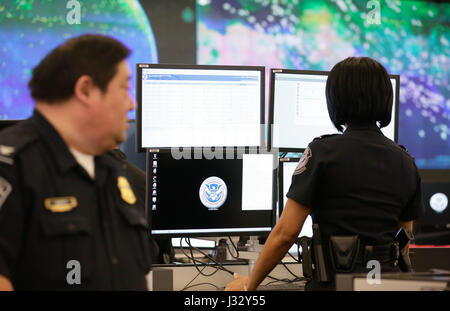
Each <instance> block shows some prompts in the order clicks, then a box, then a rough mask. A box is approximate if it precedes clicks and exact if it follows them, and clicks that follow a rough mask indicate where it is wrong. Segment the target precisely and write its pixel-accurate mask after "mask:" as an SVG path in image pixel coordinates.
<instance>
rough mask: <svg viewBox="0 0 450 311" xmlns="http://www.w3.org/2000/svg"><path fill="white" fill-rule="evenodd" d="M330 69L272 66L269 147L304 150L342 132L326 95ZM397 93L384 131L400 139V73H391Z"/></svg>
mask: <svg viewBox="0 0 450 311" xmlns="http://www.w3.org/2000/svg"><path fill="white" fill-rule="evenodd" d="M328 73H329V72H328V71H308V70H289V69H271V72H270V106H269V124H270V126H269V146H270V147H271V148H277V149H279V150H280V151H303V150H304V149H306V147H307V146H308V144H309V143H310V142H311V141H312V140H313V139H314V138H316V137H318V136H321V135H324V134H336V133H339V132H338V131H337V129H336V128H335V127H334V125H333V123H332V122H331V120H330V117H329V115H328V109H327V101H326V97H325V86H326V83H327V78H328ZM390 78H391V83H392V88H393V92H394V103H393V105H392V119H391V123H390V124H389V125H388V126H386V127H384V128H382V129H381V131H382V132H383V134H384V135H385V136H386V137H388V138H390V139H392V140H393V141H395V142H397V138H398V133H397V132H398V107H399V104H398V103H399V96H398V94H399V87H400V76H399V75H390Z"/></svg>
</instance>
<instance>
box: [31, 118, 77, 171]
mask: <svg viewBox="0 0 450 311" xmlns="http://www.w3.org/2000/svg"><path fill="white" fill-rule="evenodd" d="M31 120H32V121H33V123H34V125H35V126H36V129H37V131H38V132H39V134H40V137H41V138H42V140H44V141H45V143H46V144H47V146H48V148H49V149H50V152H51V153H52V155H53V158H54V159H55V162H56V165H57V166H58V168H59V169H60V171H61V172H62V173H65V172H67V171H68V170H70V169H71V168H73V167H76V166H77V165H78V163H77V161H76V160H75V158H74V156H73V155H72V153H71V152H70V151H69V148H68V147H67V144H66V143H65V142H64V140H63V139H62V137H61V135H59V133H58V132H57V131H56V129H55V128H54V127H53V125H52V124H51V123H50V122H49V121H48V120H47V119H46V118H45V117H44V116H43V115H42V114H41V113H40V112H39V111H37V110H34V113H33V116H32V117H31Z"/></svg>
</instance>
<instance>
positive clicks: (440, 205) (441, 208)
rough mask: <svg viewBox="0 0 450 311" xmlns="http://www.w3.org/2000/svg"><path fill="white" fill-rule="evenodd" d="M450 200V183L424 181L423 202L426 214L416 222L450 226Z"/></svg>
mask: <svg viewBox="0 0 450 311" xmlns="http://www.w3.org/2000/svg"><path fill="white" fill-rule="evenodd" d="M449 199H450V181H448V180H447V181H446V182H445V181H443V182H425V181H422V200H423V205H424V208H425V212H424V214H423V215H422V216H421V217H420V218H419V219H417V221H416V222H417V223H418V224H423V225H447V224H450V206H449Z"/></svg>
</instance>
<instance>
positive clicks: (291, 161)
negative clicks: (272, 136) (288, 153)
mask: <svg viewBox="0 0 450 311" xmlns="http://www.w3.org/2000/svg"><path fill="white" fill-rule="evenodd" d="M299 161H300V158H281V159H280V164H279V166H278V167H279V168H278V172H279V173H278V196H279V197H278V211H279V215H280V216H281V213H282V212H283V209H284V206H285V205H286V201H287V197H286V194H287V193H288V191H289V187H290V186H291V183H292V175H293V174H294V171H295V169H296V168H297V165H298V162H299ZM298 236H299V237H302V236H307V237H310V238H312V236H313V231H312V218H311V216H310V215H309V216H308V217H307V218H306V220H305V223H304V224H303V227H302V230H301V231H300V233H299V235H298ZM295 250H296V246H295V248H291V250H290V251H289V252H295Z"/></svg>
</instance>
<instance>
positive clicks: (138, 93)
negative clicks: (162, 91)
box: [136, 63, 266, 152]
mask: <svg viewBox="0 0 450 311" xmlns="http://www.w3.org/2000/svg"><path fill="white" fill-rule="evenodd" d="M148 68H157V69H200V70H230V71H231V70H244V71H245V70H248V71H259V72H260V76H261V80H260V117H259V120H260V127H261V131H260V138H259V145H255V146H201V147H200V146H198V147H197V148H203V147H206V148H213V147H224V148H232V147H238V148H264V149H266V141H265V132H264V130H263V128H262V126H264V127H265V126H266V123H265V96H264V95H265V70H266V68H265V67H264V66H235V65H197V64H155V63H137V64H136V126H137V128H136V152H144V151H145V149H152V150H155V151H156V150H157V151H170V150H171V148H174V147H175V148H177V147H180V148H183V147H182V146H172V147H167V146H153V147H143V146H142V110H141V104H142V70H143V69H148ZM184 148H189V147H188V146H185V147H184Z"/></svg>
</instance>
